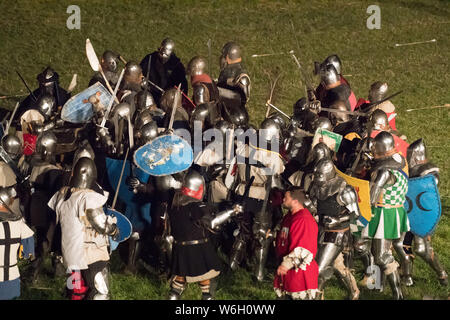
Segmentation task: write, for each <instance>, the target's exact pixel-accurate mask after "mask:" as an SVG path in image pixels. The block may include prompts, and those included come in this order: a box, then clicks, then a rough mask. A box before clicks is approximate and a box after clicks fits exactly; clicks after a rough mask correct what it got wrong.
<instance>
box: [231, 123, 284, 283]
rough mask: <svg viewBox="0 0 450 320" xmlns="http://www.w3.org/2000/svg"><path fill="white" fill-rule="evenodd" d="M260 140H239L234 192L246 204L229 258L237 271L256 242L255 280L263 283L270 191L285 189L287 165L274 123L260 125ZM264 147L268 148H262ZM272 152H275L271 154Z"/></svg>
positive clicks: (268, 226) (267, 245)
mask: <svg viewBox="0 0 450 320" xmlns="http://www.w3.org/2000/svg"><path fill="white" fill-rule="evenodd" d="M254 134H255V135H256V136H258V138H259V139H258V140H259V142H260V144H259V145H256V146H255V145H253V144H254V142H253V144H252V141H251V139H250V141H249V142H247V143H244V142H242V141H239V140H238V145H237V150H236V166H237V167H234V168H233V169H237V172H236V173H235V177H236V178H237V179H238V180H237V183H238V186H237V188H236V190H233V191H234V192H235V194H236V196H235V200H236V202H238V203H243V204H244V208H245V211H244V214H243V215H242V216H239V219H238V228H239V232H238V234H237V236H236V238H235V241H234V244H233V248H232V251H231V256H230V268H231V269H232V270H236V269H237V268H238V267H239V265H240V264H241V262H242V260H243V258H244V256H245V253H246V250H247V245H248V244H249V243H251V240H254V242H255V251H254V255H255V260H256V270H255V273H256V274H255V276H256V278H257V280H258V281H263V279H264V276H265V264H266V260H267V256H268V251H269V245H270V243H271V238H272V233H271V228H272V208H271V203H270V200H271V198H270V195H271V191H272V189H274V188H279V189H283V186H282V182H281V180H280V174H281V173H282V172H283V171H284V161H283V159H282V157H281V155H280V154H279V152H278V150H279V149H278V150H276V147H277V144H278V147H279V143H280V141H281V140H282V137H281V128H280V126H279V125H278V124H277V123H276V122H275V121H274V120H273V119H266V120H264V121H263V122H262V123H261V128H260V131H259V134H257V133H256V131H254ZM264 143H265V146H264V145H263V144H264ZM271 149H273V150H271ZM250 177H255V178H254V182H253V184H252V185H251V187H250V192H249V196H248V197H246V198H245V199H244V198H243V194H244V191H245V186H246V185H247V184H248V183H249V181H250Z"/></svg>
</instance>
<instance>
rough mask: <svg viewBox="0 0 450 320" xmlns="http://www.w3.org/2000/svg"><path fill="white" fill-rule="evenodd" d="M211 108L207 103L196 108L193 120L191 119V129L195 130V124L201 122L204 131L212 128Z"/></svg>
mask: <svg viewBox="0 0 450 320" xmlns="http://www.w3.org/2000/svg"><path fill="white" fill-rule="evenodd" d="M209 116H210V112H209V108H208V104H207V103H202V104H199V105H198V106H197V107H195V109H194V111H192V114H191V118H190V122H191V123H190V125H191V128H194V123H195V122H196V121H200V122H201V123H202V127H203V130H204V129H205V128H206V127H209V126H210V123H209Z"/></svg>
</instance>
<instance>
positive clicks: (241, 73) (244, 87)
mask: <svg viewBox="0 0 450 320" xmlns="http://www.w3.org/2000/svg"><path fill="white" fill-rule="evenodd" d="M241 62H242V56H241V48H240V46H239V45H238V44H237V43H235V42H227V43H226V44H225V45H224V46H223V48H222V55H221V57H220V75H219V78H218V80H217V86H218V87H220V88H224V89H228V90H231V91H234V92H236V93H237V94H238V96H239V99H238V100H240V105H239V107H241V108H243V109H245V104H246V103H247V102H248V100H249V99H250V89H251V83H250V77H249V75H248V74H247V71H246V70H245V68H244V66H243V65H242V63H241ZM234 100H235V101H236V103H237V100H236V99H234Z"/></svg>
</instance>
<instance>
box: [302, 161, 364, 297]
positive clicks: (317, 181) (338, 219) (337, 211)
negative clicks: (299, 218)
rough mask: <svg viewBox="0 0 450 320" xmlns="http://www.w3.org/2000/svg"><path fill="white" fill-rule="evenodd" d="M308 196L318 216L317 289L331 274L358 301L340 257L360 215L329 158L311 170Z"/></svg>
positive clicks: (351, 192) (349, 189) (353, 282)
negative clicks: (351, 229)
mask: <svg viewBox="0 0 450 320" xmlns="http://www.w3.org/2000/svg"><path fill="white" fill-rule="evenodd" d="M309 197H310V199H311V200H312V201H313V203H314V204H315V207H316V208H317V214H318V216H319V238H318V242H319V243H318V245H319V249H318V252H317V256H316V261H317V263H318V265H319V290H320V291H321V293H322V297H323V289H324V285H325V282H326V281H327V280H328V279H329V278H331V276H332V275H333V273H334V272H336V274H337V275H338V277H339V278H340V279H341V280H342V282H343V283H344V285H345V287H346V288H347V290H348V292H349V295H350V299H351V300H357V299H358V298H359V289H358V287H357V285H356V280H355V278H354V276H353V274H352V273H351V271H350V269H349V268H348V267H347V266H346V265H345V264H344V259H343V256H342V255H341V254H340V253H341V252H342V251H344V249H347V248H348V247H349V246H350V245H351V244H350V243H349V242H350V239H351V238H350V220H351V219H356V218H357V217H358V216H359V215H360V212H359V207H358V195H357V194H356V192H355V190H354V189H353V187H351V186H350V185H348V184H347V183H346V182H345V180H344V179H343V178H341V177H340V176H338V175H337V173H336V169H335V167H334V164H333V162H332V161H331V160H330V159H326V158H324V159H322V160H320V161H319V162H318V163H317V165H316V167H315V169H314V180H313V183H312V185H311V187H310V190H309Z"/></svg>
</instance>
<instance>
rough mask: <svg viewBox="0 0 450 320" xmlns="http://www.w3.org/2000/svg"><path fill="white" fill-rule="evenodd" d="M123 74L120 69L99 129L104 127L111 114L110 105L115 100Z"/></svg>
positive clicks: (123, 71) (123, 70)
mask: <svg viewBox="0 0 450 320" xmlns="http://www.w3.org/2000/svg"><path fill="white" fill-rule="evenodd" d="M124 73H125V68H124V69H122V72H121V73H120V76H119V80H118V81H117V84H116V87H115V88H114V91H113V93H112V97H111V99H110V100H109V104H108V107H107V109H106V112H105V115H104V116H103V119H102V122H101V124H100V127H104V126H105V124H106V120H108V118H109V114H110V113H111V109H112V105H113V103H114V100H117V98H116V94H117V91H118V90H119V86H120V83H121V82H122V78H123V75H124Z"/></svg>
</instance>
